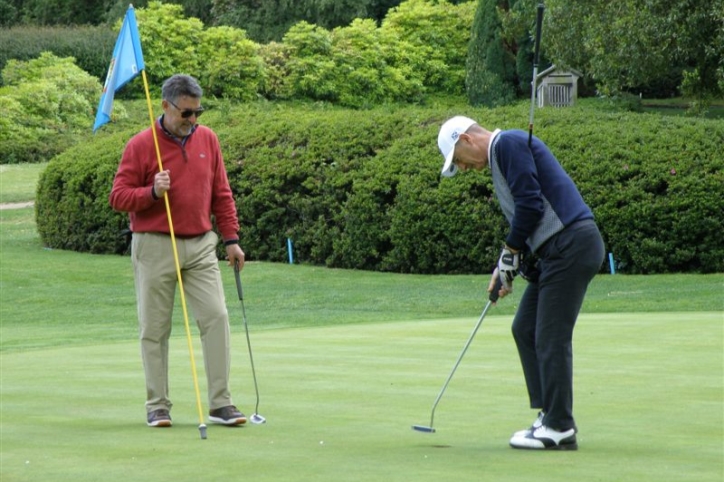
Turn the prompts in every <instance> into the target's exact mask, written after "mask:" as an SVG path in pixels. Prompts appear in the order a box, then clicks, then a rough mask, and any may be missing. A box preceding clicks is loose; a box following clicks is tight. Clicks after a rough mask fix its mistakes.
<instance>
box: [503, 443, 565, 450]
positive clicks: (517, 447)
mask: <svg viewBox="0 0 724 482" xmlns="http://www.w3.org/2000/svg"><path fill="white" fill-rule="evenodd" d="M510 446H511V447H513V448H514V449H516V450H578V444H577V443H573V444H561V445H551V446H550V447H545V446H543V447H521V446H518V445H513V444H510Z"/></svg>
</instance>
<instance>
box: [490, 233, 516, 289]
mask: <svg viewBox="0 0 724 482" xmlns="http://www.w3.org/2000/svg"><path fill="white" fill-rule="evenodd" d="M519 267H520V251H518V250H515V249H512V248H510V247H508V246H505V247H503V251H502V252H501V253H500V258H499V259H498V267H497V268H495V271H493V276H492V278H491V279H490V283H489V285H488V292H491V291H492V290H493V289H494V287H495V282H496V279H498V278H500V283H501V286H500V291H499V292H498V295H499V296H500V297H501V298H504V297H505V296H507V295H508V293H512V292H513V280H514V279H515V276H516V275H517V274H518V268H519Z"/></svg>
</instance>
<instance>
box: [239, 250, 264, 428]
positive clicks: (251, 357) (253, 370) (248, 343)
mask: <svg viewBox="0 0 724 482" xmlns="http://www.w3.org/2000/svg"><path fill="white" fill-rule="evenodd" d="M234 278H235V279H236V292H237V294H238V295H239V301H241V316H242V318H243V320H244V332H245V333H246V346H247V347H248V348H249V361H250V362H251V375H252V377H253V378H254V392H255V393H256V408H255V410H254V414H255V415H258V413H259V387H258V385H257V383H256V368H255V367H254V355H252V352H251V339H250V338H249V325H248V323H247V322H246V308H245V307H244V290H243V289H242V287H241V275H240V274H239V262H238V261H237V262H236V264H235V265H234Z"/></svg>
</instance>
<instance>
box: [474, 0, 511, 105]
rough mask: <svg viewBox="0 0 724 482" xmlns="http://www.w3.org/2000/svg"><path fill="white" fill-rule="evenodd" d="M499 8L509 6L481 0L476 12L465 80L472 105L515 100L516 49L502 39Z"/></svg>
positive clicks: (498, 103)
mask: <svg viewBox="0 0 724 482" xmlns="http://www.w3.org/2000/svg"><path fill="white" fill-rule="evenodd" d="M499 8H504V9H507V8H509V6H508V2H507V1H499V0H480V1H479V3H478V8H477V10H476V12H475V20H474V21H473V29H472V34H471V39H470V43H469V44H468V56H467V70H466V74H467V77H466V79H465V88H466V91H467V96H468V102H470V104H471V105H484V106H488V107H494V106H499V105H505V104H508V103H510V102H512V101H513V100H514V99H515V95H516V92H515V84H516V61H515V53H516V52H515V50H517V48H515V49H514V48H511V47H513V46H512V45H508V46H506V45H505V44H504V42H503V39H504V35H503V31H502V22H501V18H500V13H499ZM506 47H507V48H506Z"/></svg>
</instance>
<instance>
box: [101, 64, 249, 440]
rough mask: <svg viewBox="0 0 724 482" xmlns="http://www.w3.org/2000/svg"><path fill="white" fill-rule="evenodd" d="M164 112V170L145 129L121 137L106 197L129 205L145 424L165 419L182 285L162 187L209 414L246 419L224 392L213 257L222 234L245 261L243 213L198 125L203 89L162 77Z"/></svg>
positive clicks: (225, 351)
mask: <svg viewBox="0 0 724 482" xmlns="http://www.w3.org/2000/svg"><path fill="white" fill-rule="evenodd" d="M161 93H162V97H163V101H162V104H161V105H162V107H163V115H161V117H159V118H158V119H157V121H156V124H155V131H156V137H157V139H158V146H159V150H160V153H161V160H162V164H163V171H159V164H158V160H157V157H156V147H155V144H154V132H153V130H152V129H151V128H148V129H146V130H144V131H143V132H141V133H139V134H137V135H136V136H134V137H133V138H132V139H131V140H130V141H129V142H128V144H127V145H126V148H125V150H124V152H123V157H122V159H121V164H120V166H119V168H118V171H117V172H116V176H115V179H114V181H113V188H112V190H111V194H110V198H109V201H110V204H111V206H112V207H113V209H115V210H117V211H123V212H127V213H129V217H130V221H131V231H132V232H133V241H132V244H131V258H132V262H133V270H134V275H135V285H136V301H137V303H138V318H139V329H140V339H141V354H142V357H143V366H144V371H145V375H146V412H147V424H148V425H149V426H151V427H170V426H171V416H170V410H171V406H172V404H171V400H170V399H169V390H168V352H169V337H170V335H171V315H172V312H173V304H174V296H175V293H176V285H177V283H178V280H177V274H176V264H175V260H174V255H173V247H172V242H171V236H170V233H171V229H170V227H169V221H168V216H167V213H166V206H165V202H164V199H163V197H164V195H167V196H168V201H169V204H170V207H171V214H172V223H173V232H174V234H175V238H176V245H177V251H178V258H179V264H180V267H181V273H182V276H183V286H184V292H185V296H186V298H187V299H188V300H189V303H190V305H191V308H192V313H193V315H194V317H195V318H196V321H197V324H198V327H199V331H200V333H201V342H202V348H203V354H204V363H205V367H206V377H207V382H208V397H209V408H210V412H209V420H210V421H211V422H215V423H221V424H225V425H239V424H243V423H245V422H246V417H245V416H244V414H243V413H241V412H240V411H239V410H238V409H237V408H236V407H235V406H234V404H233V402H232V400H231V394H230V391H229V367H230V363H229V345H230V343H229V337H230V336H229V317H228V313H227V310H226V300H225V298H224V290H223V287H222V283H221V273H220V271H219V263H218V259H217V257H216V245H217V243H218V236H217V234H216V233H215V232H214V231H213V230H212V223H211V215H213V216H214V217H215V219H216V224H217V226H218V229H219V231H220V233H221V236H222V237H223V240H224V246H225V247H226V254H227V256H228V260H229V265H230V266H234V265H235V264H236V263H238V264H239V267H240V268H241V267H243V265H244V252H243V251H242V249H241V247H240V246H239V236H238V231H239V221H238V218H237V214H236V205H235V204H234V199H233V197H232V193H231V188H230V186H229V181H228V178H227V176H226V169H225V167H224V160H223V157H222V154H221V148H220V146H219V141H218V138H217V137H216V134H215V133H214V132H213V131H212V130H211V129H209V128H208V127H205V126H202V125H198V124H196V120H197V119H198V117H199V116H200V115H201V114H202V113H203V111H204V109H203V108H202V107H201V97H202V95H203V91H202V90H201V87H200V86H199V84H198V82H197V81H196V79H194V78H193V77H190V76H187V75H174V76H172V77H170V78H169V79H168V80H166V82H164V84H163V87H162V90H161Z"/></svg>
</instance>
